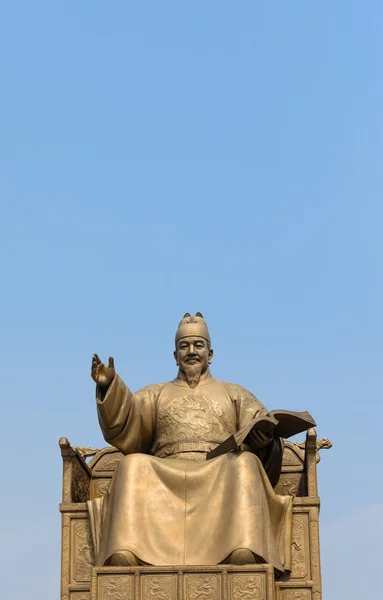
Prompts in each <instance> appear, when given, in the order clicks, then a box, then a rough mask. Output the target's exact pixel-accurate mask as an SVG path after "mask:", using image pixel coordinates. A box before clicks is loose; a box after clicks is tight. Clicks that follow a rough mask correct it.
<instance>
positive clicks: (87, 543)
mask: <svg viewBox="0 0 383 600" xmlns="http://www.w3.org/2000/svg"><path fill="white" fill-rule="evenodd" d="M92 564H93V544H92V537H91V532H90V525H89V520H88V519H85V518H84V519H71V581H72V583H73V582H74V583H84V582H89V581H90V576H91V565H92Z"/></svg>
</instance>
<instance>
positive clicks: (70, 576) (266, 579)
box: [59, 429, 331, 600]
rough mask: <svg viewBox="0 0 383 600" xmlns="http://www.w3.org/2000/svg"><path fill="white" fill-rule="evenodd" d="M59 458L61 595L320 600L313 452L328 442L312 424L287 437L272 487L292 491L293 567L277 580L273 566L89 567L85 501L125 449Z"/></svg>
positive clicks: (73, 452) (126, 599) (99, 490)
mask: <svg viewBox="0 0 383 600" xmlns="http://www.w3.org/2000/svg"><path fill="white" fill-rule="evenodd" d="M59 445H60V448H61V455H62V458H63V488H62V503H61V504H60V512H61V515H62V558H61V600H321V599H322V592H321V572H320V555H319V530H318V516H319V504H320V502H319V497H318V487H317V469H316V465H317V463H318V462H319V460H320V458H319V453H318V451H319V450H320V449H321V448H330V447H331V442H329V440H327V439H324V440H319V441H318V440H317V436H316V432H315V430H314V429H309V431H308V432H307V435H306V440H305V442H302V443H292V442H288V441H286V442H285V448H284V454H283V462H282V473H281V476H280V479H279V482H278V484H277V486H276V488H275V491H276V493H277V494H280V495H290V496H292V497H293V516H292V542H291V573H290V574H289V575H285V576H283V577H282V578H280V579H278V580H275V578H274V571H273V568H272V566H271V565H267V564H259V565H245V566H234V565H227V564H222V565H210V566H209V565H206V566H192V567H188V566H172V567H150V566H140V567H94V566H93V564H94V560H93V543H92V535H91V531H90V524H89V516H88V511H87V504H86V503H87V501H88V500H93V499H94V498H97V497H100V496H102V495H103V494H104V493H105V492H106V490H107V489H108V486H109V484H110V481H111V478H112V476H113V473H114V471H115V469H116V466H117V465H118V463H119V461H120V459H121V457H122V454H121V453H120V452H119V451H118V450H117V449H116V448H113V447H112V446H108V447H106V448H103V449H101V450H93V449H91V448H83V447H72V446H71V445H70V443H69V441H68V440H67V439H66V438H61V439H60V441H59Z"/></svg>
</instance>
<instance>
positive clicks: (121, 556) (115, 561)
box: [105, 550, 139, 567]
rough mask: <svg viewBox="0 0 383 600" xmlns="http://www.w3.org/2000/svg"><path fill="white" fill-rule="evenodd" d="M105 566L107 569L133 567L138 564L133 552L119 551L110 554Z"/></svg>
mask: <svg viewBox="0 0 383 600" xmlns="http://www.w3.org/2000/svg"><path fill="white" fill-rule="evenodd" d="M105 564H106V566H108V567H135V566H137V565H138V564H139V563H138V560H137V558H136V557H135V556H134V554H133V552H130V551H129V550H121V551H120V552H115V553H114V554H112V556H111V557H110V558H109V559H108V561H107V562H106V563H105Z"/></svg>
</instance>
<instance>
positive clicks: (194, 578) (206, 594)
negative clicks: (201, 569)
mask: <svg viewBox="0 0 383 600" xmlns="http://www.w3.org/2000/svg"><path fill="white" fill-rule="evenodd" d="M219 598H220V593H219V580H218V577H217V575H214V574H212V575H208V574H206V575H189V576H188V577H187V585H186V598H185V600H219Z"/></svg>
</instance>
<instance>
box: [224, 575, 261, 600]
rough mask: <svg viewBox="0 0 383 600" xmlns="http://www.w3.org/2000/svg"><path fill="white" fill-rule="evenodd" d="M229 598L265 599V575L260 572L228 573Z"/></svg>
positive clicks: (243, 599) (233, 599) (238, 599)
mask: <svg viewBox="0 0 383 600" xmlns="http://www.w3.org/2000/svg"><path fill="white" fill-rule="evenodd" d="M228 583H229V600H266V589H265V588H266V585H265V583H266V577H265V575H263V574H262V575H261V574H251V575H250V574H249V573H231V574H229V581H228Z"/></svg>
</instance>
